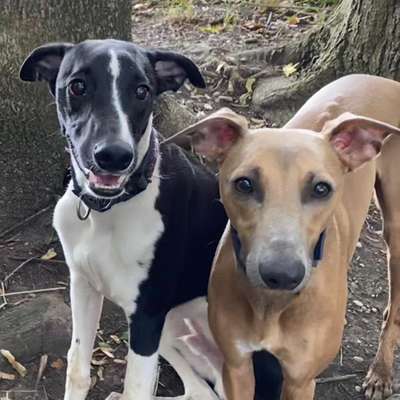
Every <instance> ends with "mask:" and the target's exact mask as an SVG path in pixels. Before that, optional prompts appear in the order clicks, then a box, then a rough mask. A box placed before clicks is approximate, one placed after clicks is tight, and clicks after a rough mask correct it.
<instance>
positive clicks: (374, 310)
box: [0, 0, 399, 400]
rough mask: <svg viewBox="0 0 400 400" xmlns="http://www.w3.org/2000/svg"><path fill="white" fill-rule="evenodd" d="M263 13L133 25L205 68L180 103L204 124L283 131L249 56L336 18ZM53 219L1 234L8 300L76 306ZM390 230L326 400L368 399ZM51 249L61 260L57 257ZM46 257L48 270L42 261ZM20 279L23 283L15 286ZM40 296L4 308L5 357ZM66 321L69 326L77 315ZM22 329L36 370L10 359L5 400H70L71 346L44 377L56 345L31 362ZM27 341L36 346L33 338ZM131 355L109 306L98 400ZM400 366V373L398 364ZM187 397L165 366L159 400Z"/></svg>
mask: <svg viewBox="0 0 400 400" xmlns="http://www.w3.org/2000/svg"><path fill="white" fill-rule="evenodd" d="M243 3H245V5H243ZM260 3H262V2H261V1H260V2H259V3H258V5H254V4H253V3H252V2H251V1H247V2H243V1H236V2H235V1H229V2H228V1H200V0H198V1H194V4H193V3H191V2H186V1H183V0H180V1H176V2H175V4H176V5H175V6H174V7H173V6H171V5H169V6H167V5H166V2H164V1H153V2H151V1H143V2H137V3H136V4H135V6H134V7H135V9H134V15H133V39H134V41H135V42H137V43H140V44H142V45H143V46H149V47H168V48H170V49H176V50H179V51H180V52H182V53H185V54H186V55H188V56H190V57H192V58H193V59H194V60H195V61H196V62H197V63H198V64H199V65H200V68H201V70H202V71H203V72H204V75H205V77H206V79H207V83H208V89H207V90H205V91H199V90H195V89H192V88H189V87H188V86H185V88H184V89H183V90H182V91H180V93H179V94H178V95H177V96H175V97H176V98H177V99H179V101H180V102H181V103H182V104H184V105H185V106H187V107H188V108H190V109H191V110H192V111H193V112H195V113H196V114H197V115H198V116H201V115H203V114H205V113H208V112H210V111H212V110H215V109H217V108H218V107H220V106H223V105H228V106H229V107H232V108H233V109H235V110H236V111H237V112H239V113H241V114H243V115H246V116H248V117H249V118H250V121H251V124H252V125H253V126H260V125H265V124H273V122H274V121H263V120H262V118H261V116H260V114H259V113H258V112H257V110H254V109H253V108H252V107H251V103H250V100H251V96H252V88H253V85H254V81H255V79H257V76H260V75H262V74H263V73H265V71H266V70H269V67H268V66H265V65H263V64H262V63H261V62H254V63H253V64H251V65H249V63H245V65H242V64H241V56H242V55H243V52H244V51H247V50H251V49H256V48H260V47H268V46H271V45H276V44H282V43H287V42H289V41H292V40H299V38H301V36H302V35H304V32H306V31H307V30H308V29H310V28H311V27H312V26H313V25H315V24H319V23H324V21H325V20H326V15H327V14H328V13H329V12H330V9H329V8H326V9H323V10H321V9H318V10H315V9H313V8H310V7H309V5H304V4H302V3H296V4H295V6H293V5H291V6H288V7H287V6H286V5H285V2H275V3H276V6H275V7H270V8H267V7H261V6H260V5H259V4H260ZM266 3H267V2H266ZM268 3H270V4H272V3H273V2H272V1H271V2H268ZM278 4H279V5H278ZM315 11H318V12H315ZM293 69H294V70H295V69H296V66H289V68H288V69H287V70H286V71H285V72H286V73H287V74H288V75H291V79H295V78H296V72H295V71H293ZM268 73H270V72H268ZM273 73H274V74H276V75H279V74H281V75H282V76H283V74H284V71H283V70H282V69H280V70H279V69H274V70H273ZM51 213H52V212H51V210H48V211H46V212H44V213H43V214H41V215H40V216H39V217H37V218H35V219H34V220H32V221H29V222H28V223H26V224H25V225H23V226H22V227H17V228H16V229H15V230H13V231H12V232H10V233H9V234H7V235H4V236H1V232H0V282H1V281H3V282H5V281H6V282H5V283H6V285H5V289H6V292H7V293H10V292H19V291H25V290H27V291H32V290H37V289H44V288H59V289H57V290H56V291H55V292H54V293H55V294H54V299H55V300H54V301H61V302H63V303H65V304H67V305H69V296H68V290H67V289H68V285H69V283H68V270H67V267H66V265H65V263H64V261H63V260H64V258H63V255H62V250H61V248H60V245H59V242H58V240H57V239H56V236H55V233H54V231H53V230H52V227H51V222H50V221H51ZM381 230H382V222H381V217H380V213H379V211H378V210H377V208H376V207H375V206H374V205H371V209H370V213H369V215H368V218H367V221H366V223H365V226H364V229H363V232H362V235H361V238H360V241H359V243H358V245H357V251H356V254H355V256H354V258H353V261H352V265H351V270H350V276H349V302H348V311H347V317H346V322H347V323H346V327H345V334H344V340H343V345H342V348H341V351H340V354H339V355H338V357H337V358H336V360H335V361H334V362H333V363H332V364H331V366H330V367H329V368H328V369H327V370H326V371H325V372H324V373H323V375H322V377H323V378H327V377H329V378H335V379H334V381H333V382H329V380H328V382H326V381H324V380H323V379H322V380H320V381H319V383H318V385H317V395H316V399H317V400H358V399H360V400H361V399H362V398H363V396H362V394H361V393H360V390H361V389H360V386H361V383H362V380H363V378H364V376H365V374H366V371H367V369H368V366H369V364H370V362H371V361H372V359H373V356H374V354H375V351H376V348H377V341H378V335H379V330H380V325H381V321H382V313H383V311H384V308H385V304H386V299H387V283H386V282H387V281H386V267H385V265H386V251H385V246H384V243H383V240H382V234H381ZM49 249H54V251H50V252H49ZM43 256H44V258H45V259H46V260H44V259H41V257H43ZM19 267H20V268H19ZM17 268H19V269H18V270H16V269H17ZM13 271H15V273H14V274H13V275H12V276H11V277H10V278H7V276H8V275H9V274H10V273H12V272H13ZM6 278H7V279H6ZM0 290H1V289H0ZM40 296H42V294H39V293H28V294H23V295H15V296H10V297H7V300H8V304H7V305H6V306H2V305H1V304H2V303H3V302H4V299H2V297H1V296H0V348H2V345H1V337H2V336H1V334H2V321H6V317H7V315H8V314H7V313H9V314H11V313H13V314H15V313H16V312H18V310H20V309H23V308H24V307H27V304H29V303H32V302H34V301H35V300H36V299H37V298H38V297H40ZM42 311H43V310H38V311H37V312H38V313H40V312H42ZM68 312H69V309H68V308H67V314H68ZM59 317H60V318H61V316H59ZM65 318H66V319H68V318H69V315H66V316H65ZM56 324H57V322H56ZM16 325H18V323H16ZM3 326H5V325H3ZM12 328H14V329H15V337H16V340H15V343H18V346H11V348H7V350H9V351H11V352H12V353H13V354H15V355H17V356H18V359H19V360H20V361H21V362H22V363H23V364H24V366H25V367H26V369H27V375H26V376H25V377H24V378H23V377H21V376H19V375H18V374H17V373H16V371H15V370H14V369H13V368H11V366H10V365H8V363H7V362H4V360H1V359H0V372H3V373H8V374H11V375H13V376H14V378H15V379H14V380H4V379H0V398H1V397H2V394H4V392H2V391H6V390H13V391H14V394H13V396H14V397H10V398H12V399H21V400H22V399H23V400H30V399H41V400H45V399H49V400H60V399H62V398H63V389H64V380H65V366H66V345H65V346H64V348H63V349H61V348H60V349H59V350H58V352H57V351H55V352H53V353H52V354H49V358H48V360H47V362H46V368H45V369H44V370H43V371H42V370H41V368H40V360H41V359H42V360H44V358H43V353H44V351H45V350H42V351H40V348H42V349H46V342H47V341H50V340H51V339H52V338H49V337H46V332H44V333H43V332H42V333H39V330H38V333H37V334H38V335H39V334H41V335H42V336H43V337H42V338H40V339H39V341H40V343H41V344H40V345H39V350H38V351H37V352H35V353H33V354H32V352H29V348H30V345H29V343H27V344H26V350H21V348H20V346H21V338H20V333H19V329H22V328H24V327H18V326H15V327H12ZM32 333H33V334H35V332H32ZM59 335H61V336H64V337H65V338H66V340H65V342H66V343H67V342H68V340H69V335H70V332H69V331H67V330H66V331H62V332H59ZM17 339H18V340H17ZM25 340H26V341H28V342H30V339H29V338H25ZM37 347H38V346H36V347H35V348H37ZM32 348H33V344H32ZM126 349H127V347H126V323H125V320H124V316H123V314H122V313H121V311H120V310H119V309H118V308H117V307H115V306H113V305H112V304H111V303H109V302H106V304H105V307H104V310H103V317H102V320H101V325H100V331H99V333H98V338H97V343H96V351H95V352H94V354H93V365H92V375H93V379H92V390H91V392H90V394H89V396H88V399H89V400H103V399H105V398H106V396H107V395H108V393H109V392H110V391H120V390H121V387H122V382H123V374H124V369H125V365H124V357H125V354H126ZM0 358H1V356H0ZM396 365H397V367H399V359H398V358H397V359H396ZM26 390H32V392H31V393H28V392H25V391H26ZM180 390H181V385H180V383H179V380H178V379H177V378H176V376H175V374H174V372H173V370H172V369H171V367H169V366H168V365H166V364H163V367H162V368H161V376H160V385H159V393H160V394H162V395H169V396H172V395H178V394H179V392H180ZM17 391H24V392H17ZM34 391H36V394H34ZM18 393H19V394H18ZM35 396H36V397H35Z"/></svg>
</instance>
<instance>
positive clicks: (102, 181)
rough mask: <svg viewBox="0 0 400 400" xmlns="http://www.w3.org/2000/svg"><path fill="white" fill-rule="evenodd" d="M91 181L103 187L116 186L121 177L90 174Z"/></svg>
mask: <svg viewBox="0 0 400 400" xmlns="http://www.w3.org/2000/svg"><path fill="white" fill-rule="evenodd" d="M89 181H90V182H91V183H94V184H95V185H102V186H116V185H118V182H119V176H117V175H94V174H93V173H90V176H89Z"/></svg>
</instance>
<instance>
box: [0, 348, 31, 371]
mask: <svg viewBox="0 0 400 400" xmlns="http://www.w3.org/2000/svg"><path fill="white" fill-rule="evenodd" d="M0 353H1V354H2V355H3V357H4V358H5V359H6V360H7V361H8V362H9V363H10V364H11V366H12V367H13V368H14V369H15V370H16V371H17V372H18V373H19V374H20V375H21V376H22V377H24V376H25V375H26V368H25V367H24V366H23V365H22V364H20V363H19V362H18V361H17V360H16V359H15V357H14V356H13V355H12V354H11V352H9V351H8V350H4V349H1V350H0Z"/></svg>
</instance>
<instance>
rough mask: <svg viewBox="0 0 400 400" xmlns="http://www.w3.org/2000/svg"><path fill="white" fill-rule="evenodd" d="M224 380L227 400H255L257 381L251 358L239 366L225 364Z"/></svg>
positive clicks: (247, 358) (244, 360)
mask: <svg viewBox="0 0 400 400" xmlns="http://www.w3.org/2000/svg"><path fill="white" fill-rule="evenodd" d="M249 354H250V353H249ZM222 378H223V382H224V390H225V396H226V398H227V400H253V399H254V390H255V379H254V371H253V362H252V358H251V356H250V357H246V358H245V359H243V361H242V362H241V364H240V365H238V366H236V365H235V366H233V365H229V364H228V363H225V364H224V366H223V370H222Z"/></svg>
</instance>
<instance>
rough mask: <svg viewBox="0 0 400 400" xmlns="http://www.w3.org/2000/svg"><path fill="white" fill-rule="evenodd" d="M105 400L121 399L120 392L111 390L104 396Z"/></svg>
mask: <svg viewBox="0 0 400 400" xmlns="http://www.w3.org/2000/svg"><path fill="white" fill-rule="evenodd" d="M106 400H122V394H121V393H116V392H112V393H110V395H109V396H108V397H107V398H106Z"/></svg>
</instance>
